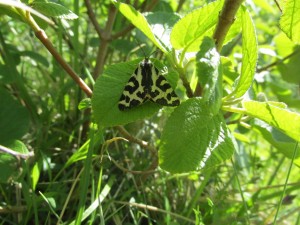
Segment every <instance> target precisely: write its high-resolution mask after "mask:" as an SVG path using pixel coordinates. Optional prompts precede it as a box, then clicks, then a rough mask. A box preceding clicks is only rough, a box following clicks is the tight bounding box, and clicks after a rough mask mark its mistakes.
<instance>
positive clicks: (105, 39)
mask: <svg viewBox="0 0 300 225" xmlns="http://www.w3.org/2000/svg"><path fill="white" fill-rule="evenodd" d="M116 15H117V9H116V8H115V6H114V5H113V4H111V5H110V6H109V9H108V18H107V22H106V25H105V28H104V30H103V32H101V34H102V35H101V36H100V39H101V42H100V46H99V48H98V53H97V59H96V62H97V63H96V66H95V68H94V72H93V77H94V78H95V79H96V78H97V77H98V76H99V75H100V74H101V73H102V72H103V68H104V63H105V57H106V54H107V50H108V45H109V42H110V41H109V40H110V37H111V32H112V28H113V25H114V22H115V19H116Z"/></svg>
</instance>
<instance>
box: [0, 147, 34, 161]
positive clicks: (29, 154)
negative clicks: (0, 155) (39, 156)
mask: <svg viewBox="0 0 300 225" xmlns="http://www.w3.org/2000/svg"><path fill="white" fill-rule="evenodd" d="M0 151H2V152H5V153H7V154H10V155H12V156H14V157H16V158H17V159H19V158H22V159H28V158H30V157H33V156H34V153H33V152H29V153H27V154H24V153H20V152H16V151H14V150H11V149H9V148H6V147H5V146H2V145H0Z"/></svg>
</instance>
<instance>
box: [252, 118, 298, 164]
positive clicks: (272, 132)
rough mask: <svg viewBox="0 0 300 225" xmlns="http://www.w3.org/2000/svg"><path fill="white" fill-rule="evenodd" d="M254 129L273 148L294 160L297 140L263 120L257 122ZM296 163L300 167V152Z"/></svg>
mask: <svg viewBox="0 0 300 225" xmlns="http://www.w3.org/2000/svg"><path fill="white" fill-rule="evenodd" d="M253 127H254V129H255V130H256V131H258V132H259V133H260V134H261V135H262V136H263V137H264V139H265V140H267V141H268V142H269V143H270V144H271V145H272V146H274V147H275V148H277V149H278V151H279V152H281V153H282V154H284V155H285V156H286V157H288V158H289V159H292V158H293V154H294V151H295V144H296V143H295V140H294V139H292V138H290V137H288V136H287V135H285V134H284V133H283V132H281V131H279V130H278V129H276V128H274V127H272V126H270V125H268V124H267V123H265V122H263V121H261V120H257V119H256V120H255V121H254V124H253ZM294 163H295V164H296V165H298V166H300V151H298V154H297V156H296V158H295V160H294Z"/></svg>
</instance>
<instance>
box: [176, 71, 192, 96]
mask: <svg viewBox="0 0 300 225" xmlns="http://www.w3.org/2000/svg"><path fill="white" fill-rule="evenodd" d="M179 77H180V79H181V81H182V84H183V86H184V87H185V90H186V95H187V96H188V97H189V98H192V97H194V94H193V91H192V88H191V86H190V83H189V82H188V80H187V79H186V77H185V76H184V75H183V73H180V74H179Z"/></svg>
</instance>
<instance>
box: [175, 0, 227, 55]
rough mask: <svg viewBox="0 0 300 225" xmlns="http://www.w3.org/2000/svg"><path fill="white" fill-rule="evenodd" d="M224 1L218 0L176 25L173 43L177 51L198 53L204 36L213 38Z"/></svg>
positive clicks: (197, 10) (193, 12)
mask: <svg viewBox="0 0 300 225" xmlns="http://www.w3.org/2000/svg"><path fill="white" fill-rule="evenodd" d="M222 5H223V0H218V1H215V2H213V3H210V4H208V5H205V6H203V7H202V8H199V9H196V10H194V11H192V12H191V13H189V14H187V15H186V16H185V17H183V18H182V19H181V20H179V21H178V23H176V24H175V26H174V27H173V30H172V32H171V43H172V45H173V48H175V49H184V50H185V52H196V51H198V49H199V45H200V43H201V41H202V38H203V37H204V36H211V35H212V33H213V28H214V26H215V25H216V23H217V21H218V18H219V12H220V10H221V8H222Z"/></svg>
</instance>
